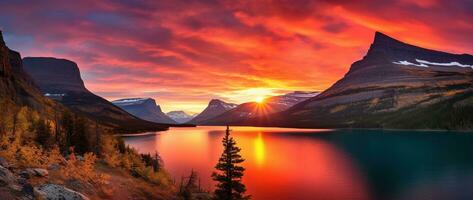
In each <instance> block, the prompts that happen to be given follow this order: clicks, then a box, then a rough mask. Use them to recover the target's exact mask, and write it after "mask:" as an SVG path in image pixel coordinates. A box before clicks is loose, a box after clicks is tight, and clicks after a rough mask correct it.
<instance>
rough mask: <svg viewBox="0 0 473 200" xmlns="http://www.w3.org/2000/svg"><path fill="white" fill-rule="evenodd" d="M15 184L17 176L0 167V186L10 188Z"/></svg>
mask: <svg viewBox="0 0 473 200" xmlns="http://www.w3.org/2000/svg"><path fill="white" fill-rule="evenodd" d="M15 183H16V178H15V175H13V173H12V172H11V171H10V170H8V169H7V168H5V167H3V166H0V186H9V185H13V184H15Z"/></svg>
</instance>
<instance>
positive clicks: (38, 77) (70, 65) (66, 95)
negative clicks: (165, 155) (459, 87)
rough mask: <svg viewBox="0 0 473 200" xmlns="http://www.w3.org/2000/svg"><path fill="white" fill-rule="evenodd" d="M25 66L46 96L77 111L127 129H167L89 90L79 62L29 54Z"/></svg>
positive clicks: (126, 130) (104, 122) (118, 128)
mask: <svg viewBox="0 0 473 200" xmlns="http://www.w3.org/2000/svg"><path fill="white" fill-rule="evenodd" d="M23 64H24V70H25V71H26V72H27V74H28V75H29V76H30V77H31V78H32V80H33V82H34V83H35V84H36V85H38V86H39V88H40V89H41V91H42V93H43V94H44V96H46V97H49V98H51V99H54V100H57V101H58V102H60V103H61V104H63V105H65V106H66V107H69V108H70V109H72V110H73V111H75V112H78V113H81V114H83V115H85V116H87V117H88V118H90V119H93V120H96V121H98V122H100V123H102V124H105V125H108V126H110V127H114V128H115V129H116V130H120V131H125V132H137V131H147V130H165V129H167V128H168V125H164V124H157V123H152V122H148V121H145V120H142V119H139V118H137V117H135V116H133V115H131V114H129V113H127V112H126V111H124V110H122V109H121V108H119V107H117V106H115V105H113V104H112V103H110V102H109V101H107V100H105V99H104V98H102V97H100V96H97V95H95V94H93V93H92V92H90V91H89V90H87V88H86V87H85V86H84V82H83V81H82V78H81V77H80V72H79V68H78V67H77V64H76V63H74V62H72V61H69V60H65V59H57V58H49V57H26V58H24V59H23Z"/></svg>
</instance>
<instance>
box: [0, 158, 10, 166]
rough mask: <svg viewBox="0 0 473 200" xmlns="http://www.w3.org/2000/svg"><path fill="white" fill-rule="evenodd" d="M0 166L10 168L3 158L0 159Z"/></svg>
mask: <svg viewBox="0 0 473 200" xmlns="http://www.w3.org/2000/svg"><path fill="white" fill-rule="evenodd" d="M0 166H3V167H5V168H8V167H10V165H9V164H8V161H7V159H5V158H4V157H0Z"/></svg>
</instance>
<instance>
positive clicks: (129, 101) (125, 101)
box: [112, 98, 149, 106]
mask: <svg viewBox="0 0 473 200" xmlns="http://www.w3.org/2000/svg"><path fill="white" fill-rule="evenodd" d="M148 99H149V98H129V99H119V100H115V101H112V103H113V104H115V105H119V106H129V105H137V104H142V103H144V102H145V101H146V100H148Z"/></svg>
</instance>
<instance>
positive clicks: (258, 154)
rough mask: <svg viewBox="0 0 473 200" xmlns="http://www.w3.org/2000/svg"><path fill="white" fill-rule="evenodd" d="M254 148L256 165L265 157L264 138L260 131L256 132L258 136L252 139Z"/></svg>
mask: <svg viewBox="0 0 473 200" xmlns="http://www.w3.org/2000/svg"><path fill="white" fill-rule="evenodd" d="M254 150H255V160H256V165H258V166H262V165H263V164H264V159H265V148H264V139H263V135H262V134H261V132H259V133H258V136H257V137H256V138H255V139H254Z"/></svg>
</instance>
